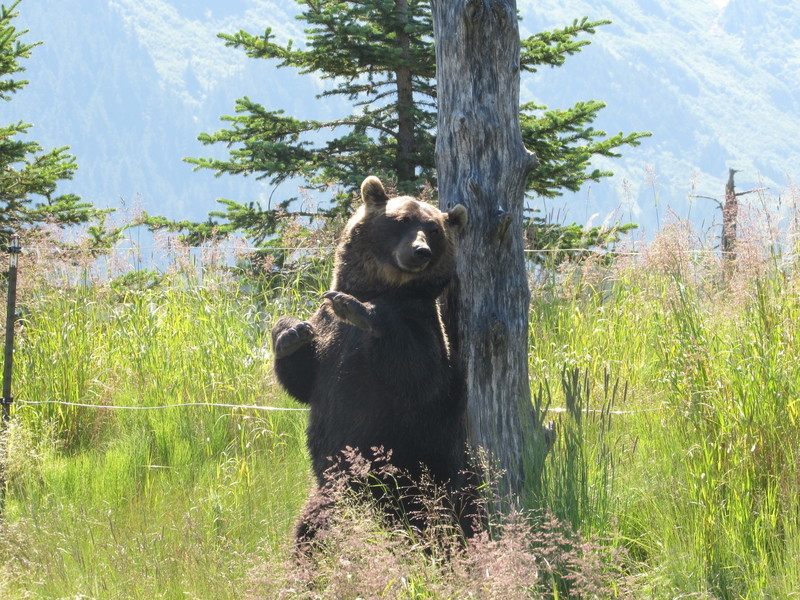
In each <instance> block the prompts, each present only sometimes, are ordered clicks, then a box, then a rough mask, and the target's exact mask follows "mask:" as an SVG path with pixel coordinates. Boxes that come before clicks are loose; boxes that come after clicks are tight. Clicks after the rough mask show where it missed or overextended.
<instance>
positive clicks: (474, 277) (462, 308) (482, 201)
mask: <svg viewBox="0 0 800 600" xmlns="http://www.w3.org/2000/svg"><path fill="white" fill-rule="evenodd" d="M431 6H432V9H433V26H434V27H433V29H434V38H435V40H436V79H437V90H438V103H439V106H438V133H437V141H436V167H437V174H438V181H439V204H440V207H441V208H442V209H443V210H448V209H450V208H452V207H453V206H454V205H456V204H457V203H461V204H464V205H465V206H466V207H467V208H468V209H469V224H468V225H467V227H466V229H465V231H464V232H463V233H462V236H461V238H460V240H459V250H458V258H457V274H456V277H455V278H454V281H453V282H452V284H451V286H450V288H449V289H448V291H447V293H446V294H445V304H444V314H445V321H446V323H447V326H448V329H449V331H450V334H451V343H452V352H453V358H454V364H455V365H456V367H457V368H459V369H460V372H461V374H462V375H463V379H464V386H465V387H464V393H465V395H466V399H467V403H468V409H467V410H468V417H469V427H470V434H469V438H470V441H471V443H472V445H473V447H482V448H485V449H487V450H489V451H490V453H491V454H492V456H493V458H494V459H495V460H496V461H497V463H498V464H499V466H500V467H501V468H502V469H503V470H504V471H505V474H506V475H505V482H506V486H505V487H506V488H507V490H508V491H511V492H512V493H516V494H519V493H521V492H523V491H524V487H525V486H524V484H525V473H526V470H528V469H529V468H530V467H531V464H533V461H535V460H536V456H535V455H534V454H535V452H536V451H537V450H536V445H535V444H534V441H535V436H536V429H535V428H536V422H535V414H534V411H533V409H532V406H531V398H530V388H529V381H528V344H527V340H528V308H529V299H530V292H529V288H528V279H527V273H526V270H525V261H524V253H523V229H522V209H523V199H524V193H525V181H526V177H527V176H528V174H529V173H530V171H531V169H533V168H534V167H535V166H536V164H537V161H536V157H535V156H534V155H533V154H532V153H530V152H528V151H527V150H526V149H525V146H524V144H523V142H522V136H521V134H520V127H519V74H520V39H519V30H518V27H517V11H516V2H515V0H432V1H431Z"/></svg>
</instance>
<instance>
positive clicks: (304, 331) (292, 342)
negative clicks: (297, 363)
mask: <svg viewBox="0 0 800 600" xmlns="http://www.w3.org/2000/svg"><path fill="white" fill-rule="evenodd" d="M312 339H314V328H313V327H312V326H311V323H309V322H308V321H301V322H299V323H297V324H296V325H294V326H293V327H289V328H288V329H286V330H284V331H282V332H281V333H280V334H278V336H277V337H276V339H275V344H274V346H275V347H274V348H273V350H274V352H275V358H284V357H286V356H289V355H290V354H294V353H295V352H297V351H298V350H299V349H300V348H301V347H303V346H305V345H306V344H308V343H309V342H310V341H311V340H312Z"/></svg>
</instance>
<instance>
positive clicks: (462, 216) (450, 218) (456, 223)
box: [447, 204, 467, 231]
mask: <svg viewBox="0 0 800 600" xmlns="http://www.w3.org/2000/svg"><path fill="white" fill-rule="evenodd" d="M466 224H467V208H466V207H465V206H464V205H463V204H456V205H455V206H454V207H453V208H451V209H450V210H448V211H447V226H448V227H449V228H451V229H453V230H454V231H460V230H461V229H463V227H464V225H466Z"/></svg>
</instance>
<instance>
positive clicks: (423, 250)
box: [414, 244, 433, 261]
mask: <svg viewBox="0 0 800 600" xmlns="http://www.w3.org/2000/svg"><path fill="white" fill-rule="evenodd" d="M431 256H433V252H431V249H430V248H428V246H426V245H424V244H420V245H419V246H414V258H416V259H417V260H419V261H423V260H430V259H431Z"/></svg>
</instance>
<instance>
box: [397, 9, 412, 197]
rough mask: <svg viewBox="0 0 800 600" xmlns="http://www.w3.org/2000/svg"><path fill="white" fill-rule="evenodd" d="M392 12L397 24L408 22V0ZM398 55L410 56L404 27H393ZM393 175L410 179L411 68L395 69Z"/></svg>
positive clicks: (407, 35) (406, 57) (402, 56)
mask: <svg viewBox="0 0 800 600" xmlns="http://www.w3.org/2000/svg"><path fill="white" fill-rule="evenodd" d="M395 12H396V14H397V18H398V21H399V22H400V23H404V24H406V25H407V24H408V0H396V2H395ZM396 33H397V46H398V48H399V49H400V57H401V58H402V59H403V60H404V61H407V60H409V57H410V48H411V36H410V35H409V34H408V32H407V31H406V30H405V29H404V28H402V27H401V28H398V30H397V32H396ZM396 75H397V178H398V180H399V181H401V182H408V181H413V180H414V158H413V153H414V92H413V89H414V88H413V81H412V77H411V67H410V66H408V65H407V64H404V65H402V66H400V67H398V69H397V73H396Z"/></svg>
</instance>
